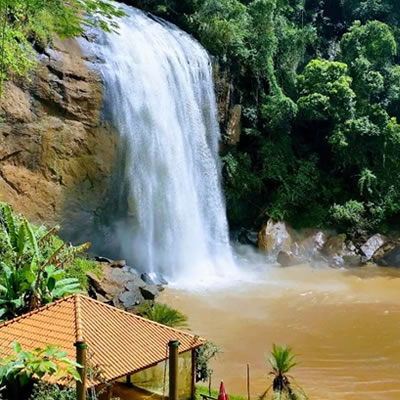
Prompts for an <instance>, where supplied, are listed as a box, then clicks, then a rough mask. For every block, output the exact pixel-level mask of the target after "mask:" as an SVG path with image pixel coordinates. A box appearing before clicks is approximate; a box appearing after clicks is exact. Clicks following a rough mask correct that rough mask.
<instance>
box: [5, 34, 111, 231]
mask: <svg viewBox="0 0 400 400" xmlns="http://www.w3.org/2000/svg"><path fill="white" fill-rule="evenodd" d="M39 61H40V64H39V67H38V69H37V71H36V72H35V74H34V76H33V77H32V78H31V80H30V82H16V81H13V82H12V81H10V82H7V83H6V85H5V93H4V97H3V99H2V102H1V103H0V118H1V121H0V200H2V201H6V202H9V203H10V204H11V205H12V206H13V207H14V208H15V210H17V211H19V212H22V213H24V214H25V215H26V216H27V217H28V218H30V219H31V220H32V221H34V222H41V223H43V222H44V223H47V224H51V223H54V222H62V221H63V220H65V218H66V216H68V218H69V216H70V214H69V212H70V211H71V210H72V212H77V213H80V214H82V213H84V215H86V216H88V217H90V216H91V215H93V214H95V213H96V210H97V208H98V207H100V203H99V202H100V201H101V199H103V197H104V194H105V192H106V190H107V186H108V180H109V177H110V174H111V171H112V168H113V164H114V156H115V147H116V146H115V135H113V134H112V132H111V131H110V130H109V129H108V128H107V127H106V126H103V125H101V124H100V110H101V105H102V83H101V80H100V77H99V76H98V75H97V74H96V73H94V72H93V71H92V70H91V69H90V68H89V67H88V63H87V62H86V61H87V60H85V58H84V56H83V55H82V53H81V51H80V47H79V45H78V43H77V42H76V41H75V40H67V41H57V42H56V43H55V44H54V46H53V48H52V49H48V50H46V51H45V53H44V54H41V55H39Z"/></svg>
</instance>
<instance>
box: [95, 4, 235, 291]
mask: <svg viewBox="0 0 400 400" xmlns="http://www.w3.org/2000/svg"><path fill="white" fill-rule="evenodd" d="M123 8H124V11H125V13H126V14H127V17H125V18H123V19H122V20H120V21H119V34H103V35H101V38H99V42H98V44H97V46H98V48H97V50H96V51H97V52H98V53H97V54H100V56H101V58H102V59H103V61H104V63H103V64H102V66H101V72H102V74H103V77H104V82H105V88H106V89H105V99H106V114H108V115H110V119H111V121H112V123H113V125H114V126H115V127H116V129H117V131H118V132H119V134H120V140H121V143H123V146H124V147H125V150H126V153H127V155H128V156H127V158H126V160H125V165H124V174H123V176H124V178H123V180H122V181H121V182H120V185H125V188H126V189H127V192H128V197H129V199H130V203H131V204H133V207H132V208H133V215H134V218H133V222H132V229H133V232H132V233H131V234H128V233H127V232H126V230H125V229H120V230H119V232H118V234H119V235H120V240H121V241H124V243H127V246H128V247H129V251H130V252H131V255H132V259H133V260H134V263H135V267H137V268H139V269H141V270H145V271H147V272H150V273H155V274H159V275H163V276H164V277H166V278H167V279H168V280H170V281H172V282H174V281H175V282H176V281H179V282H182V281H183V282H193V283H196V282H199V281H208V280H210V279H212V278H213V277H214V278H215V277H228V276H230V277H232V274H233V273H234V272H235V271H236V267H235V263H234V261H233V258H232V252H231V248H230V244H229V236H228V224H227V219H226V211H225V204H224V199H223V195H222V191H221V176H220V163H219V157H218V143H219V139H220V132H219V126H218V122H217V112H216V101H215V95H214V87H213V80H212V66H211V61H210V58H209V56H208V54H207V52H206V51H205V50H204V48H203V47H202V46H201V45H200V44H199V43H198V42H197V41H195V40H194V39H193V38H192V37H191V36H189V35H188V34H186V33H185V32H183V31H181V30H179V29H178V28H177V27H176V26H174V25H172V24H169V23H166V22H165V21H162V20H158V19H154V18H150V17H148V16H146V15H145V14H144V13H143V12H141V11H139V10H137V9H134V8H131V7H125V6H124V7H123ZM125 247H126V246H125Z"/></svg>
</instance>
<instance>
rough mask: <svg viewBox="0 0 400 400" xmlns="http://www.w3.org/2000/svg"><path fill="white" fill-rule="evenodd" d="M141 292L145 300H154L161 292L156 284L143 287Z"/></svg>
mask: <svg viewBox="0 0 400 400" xmlns="http://www.w3.org/2000/svg"><path fill="white" fill-rule="evenodd" d="M140 292H141V293H142V295H143V297H144V298H145V300H154V299H155V298H156V297H157V296H158V294H159V290H158V288H157V286H156V285H146V286H144V287H141V288H140Z"/></svg>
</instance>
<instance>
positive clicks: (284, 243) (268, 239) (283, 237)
mask: <svg viewBox="0 0 400 400" xmlns="http://www.w3.org/2000/svg"><path fill="white" fill-rule="evenodd" d="M289 230H290V228H289V227H288V226H287V225H286V223H285V222H274V221H273V220H271V219H270V220H269V221H268V222H267V224H266V225H264V226H263V227H262V228H261V231H260V232H259V234H258V248H259V249H260V250H262V251H264V252H266V253H267V254H269V255H278V253H279V252H280V251H286V252H291V251H292V246H293V242H294V241H293V239H292V236H291V233H289Z"/></svg>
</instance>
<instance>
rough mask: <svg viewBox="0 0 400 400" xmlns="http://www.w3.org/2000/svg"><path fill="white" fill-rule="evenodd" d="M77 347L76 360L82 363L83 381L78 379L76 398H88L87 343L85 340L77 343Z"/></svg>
mask: <svg viewBox="0 0 400 400" xmlns="http://www.w3.org/2000/svg"><path fill="white" fill-rule="evenodd" d="M75 347H76V362H77V363H78V364H80V365H81V367H80V368H77V369H78V373H79V376H80V377H81V382H79V381H76V399H77V400H86V349H87V344H86V343H85V342H84V341H78V342H76V343H75Z"/></svg>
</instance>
